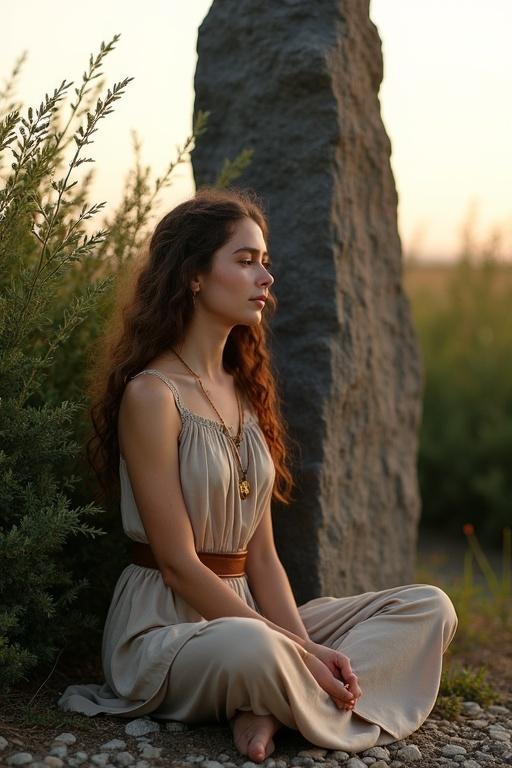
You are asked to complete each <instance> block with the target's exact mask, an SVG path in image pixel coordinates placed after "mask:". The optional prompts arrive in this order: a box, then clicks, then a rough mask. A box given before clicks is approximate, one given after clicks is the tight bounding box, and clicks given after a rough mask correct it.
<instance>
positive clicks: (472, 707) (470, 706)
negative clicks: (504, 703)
mask: <svg viewBox="0 0 512 768" xmlns="http://www.w3.org/2000/svg"><path fill="white" fill-rule="evenodd" d="M462 711H463V712H464V713H465V714H468V715H473V714H480V712H482V707H481V706H480V704H479V703H478V702H477V701H463V702H462Z"/></svg>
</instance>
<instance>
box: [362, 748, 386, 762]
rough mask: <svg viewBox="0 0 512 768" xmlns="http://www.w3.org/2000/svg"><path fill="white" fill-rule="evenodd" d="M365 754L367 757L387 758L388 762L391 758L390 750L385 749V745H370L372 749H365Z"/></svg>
mask: <svg viewBox="0 0 512 768" xmlns="http://www.w3.org/2000/svg"><path fill="white" fill-rule="evenodd" d="M363 755H364V756H365V757H375V758H377V759H378V760H385V761H386V762H387V761H388V760H389V751H388V750H387V749H384V747H370V749H365V751H364V752H363Z"/></svg>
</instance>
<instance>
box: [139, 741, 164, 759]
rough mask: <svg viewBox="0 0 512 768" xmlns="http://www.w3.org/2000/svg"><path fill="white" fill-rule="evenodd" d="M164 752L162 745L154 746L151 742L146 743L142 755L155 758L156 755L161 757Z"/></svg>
mask: <svg viewBox="0 0 512 768" xmlns="http://www.w3.org/2000/svg"><path fill="white" fill-rule="evenodd" d="M161 754H162V747H152V746H151V744H144V747H143V749H142V752H141V754H140V756H141V757H145V758H147V759H148V760H153V758H155V757H160V755H161Z"/></svg>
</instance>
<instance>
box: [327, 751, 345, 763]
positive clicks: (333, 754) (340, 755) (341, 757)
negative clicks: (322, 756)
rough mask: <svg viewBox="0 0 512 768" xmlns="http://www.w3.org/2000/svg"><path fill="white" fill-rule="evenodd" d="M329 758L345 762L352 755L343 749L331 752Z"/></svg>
mask: <svg viewBox="0 0 512 768" xmlns="http://www.w3.org/2000/svg"><path fill="white" fill-rule="evenodd" d="M328 757H332V758H333V759H334V760H338V761H341V762H343V761H344V760H348V759H349V757H350V755H349V753H348V752H343V751H342V750H341V749H334V750H333V751H332V752H329V755H328Z"/></svg>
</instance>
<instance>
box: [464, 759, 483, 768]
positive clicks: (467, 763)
mask: <svg viewBox="0 0 512 768" xmlns="http://www.w3.org/2000/svg"><path fill="white" fill-rule="evenodd" d="M463 766H464V768H480V764H479V763H477V761H476V760H464V762H463Z"/></svg>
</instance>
